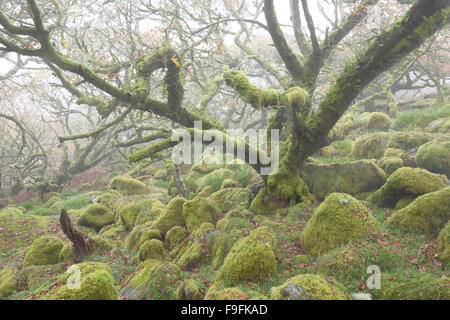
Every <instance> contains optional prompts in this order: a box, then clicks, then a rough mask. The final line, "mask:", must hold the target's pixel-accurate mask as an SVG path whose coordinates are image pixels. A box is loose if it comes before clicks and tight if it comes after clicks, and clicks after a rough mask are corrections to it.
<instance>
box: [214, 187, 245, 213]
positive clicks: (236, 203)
mask: <svg viewBox="0 0 450 320" xmlns="http://www.w3.org/2000/svg"><path fill="white" fill-rule="evenodd" d="M251 196H252V192H251V190H250V189H248V188H225V189H221V190H219V191H217V192H215V193H213V194H212V195H211V196H210V197H209V199H210V200H211V201H213V202H214V203H215V204H216V205H217V208H218V210H219V211H220V212H228V211H231V210H243V209H248V208H249V206H250V199H251Z"/></svg>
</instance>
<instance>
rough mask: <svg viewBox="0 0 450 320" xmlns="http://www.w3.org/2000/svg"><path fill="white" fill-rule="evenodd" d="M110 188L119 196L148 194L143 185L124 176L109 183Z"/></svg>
mask: <svg viewBox="0 0 450 320" xmlns="http://www.w3.org/2000/svg"><path fill="white" fill-rule="evenodd" d="M110 187H111V189H112V190H118V191H119V192H120V193H121V194H123V195H126V196H130V195H137V194H148V193H149V190H148V188H147V186H146V185H145V184H144V183H142V182H141V181H139V180H136V179H133V178H130V177H124V176H118V177H114V178H113V179H112V180H111V182H110Z"/></svg>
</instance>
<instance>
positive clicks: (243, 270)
mask: <svg viewBox="0 0 450 320" xmlns="http://www.w3.org/2000/svg"><path fill="white" fill-rule="evenodd" d="M275 245H276V238H275V235H274V233H273V231H271V230H269V229H268V228H267V227H261V228H258V229H256V230H254V231H252V232H251V233H250V235H249V236H248V237H245V238H243V239H240V240H238V242H236V244H235V245H234V246H233V248H232V249H231V251H230V252H229V253H228V255H227V257H226V258H225V261H224V263H223V265H222V267H221V268H220V269H219V271H218V273H217V279H218V280H223V281H225V282H227V283H236V282H239V281H247V280H248V281H253V280H260V279H265V278H268V277H270V276H273V275H275V273H276V269H277V263H276V260H275V253H274V249H275Z"/></svg>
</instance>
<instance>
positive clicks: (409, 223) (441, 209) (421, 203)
mask: <svg viewBox="0 0 450 320" xmlns="http://www.w3.org/2000/svg"><path fill="white" fill-rule="evenodd" d="M449 219H450V187H447V188H444V189H441V190H439V191H436V192H430V193H427V194H424V195H422V196H420V197H418V198H417V199H416V200H414V201H413V202H412V203H411V204H409V205H408V206H406V207H405V208H403V209H401V210H398V211H395V212H394V214H393V215H392V216H391V217H390V218H389V219H388V223H390V224H392V225H395V226H398V227H399V228H401V229H405V230H412V231H419V232H425V233H437V232H439V230H440V229H441V228H443V227H444V225H445V224H446V223H447V221H448V220H449Z"/></svg>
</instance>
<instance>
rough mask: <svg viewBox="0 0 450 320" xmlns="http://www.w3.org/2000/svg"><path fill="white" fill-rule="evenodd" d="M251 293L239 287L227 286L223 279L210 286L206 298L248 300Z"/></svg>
mask: <svg viewBox="0 0 450 320" xmlns="http://www.w3.org/2000/svg"><path fill="white" fill-rule="evenodd" d="M248 299H249V294H248V293H247V292H245V291H242V290H241V289H239V288H237V287H232V288H226V286H225V285H224V283H223V282H222V281H217V282H215V283H214V284H213V285H212V286H211V287H209V289H208V291H207V292H206V295H205V298H204V300H248Z"/></svg>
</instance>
